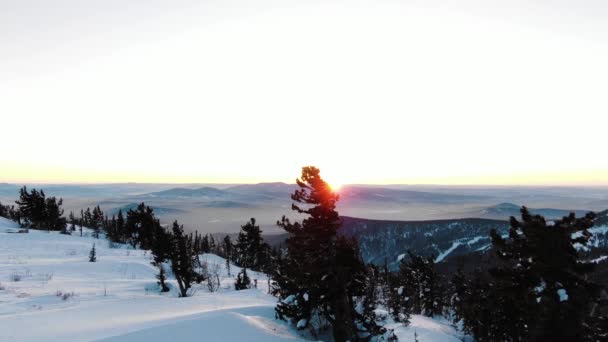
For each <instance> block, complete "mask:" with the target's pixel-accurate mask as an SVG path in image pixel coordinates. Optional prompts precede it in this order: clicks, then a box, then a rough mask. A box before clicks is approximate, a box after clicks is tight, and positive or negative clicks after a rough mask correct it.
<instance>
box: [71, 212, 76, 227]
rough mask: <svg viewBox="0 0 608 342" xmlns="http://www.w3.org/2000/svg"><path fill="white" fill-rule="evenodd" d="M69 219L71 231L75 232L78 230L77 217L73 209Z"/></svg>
mask: <svg viewBox="0 0 608 342" xmlns="http://www.w3.org/2000/svg"><path fill="white" fill-rule="evenodd" d="M69 221H70V231H72V232H75V231H76V217H74V212H73V211H70V216H69Z"/></svg>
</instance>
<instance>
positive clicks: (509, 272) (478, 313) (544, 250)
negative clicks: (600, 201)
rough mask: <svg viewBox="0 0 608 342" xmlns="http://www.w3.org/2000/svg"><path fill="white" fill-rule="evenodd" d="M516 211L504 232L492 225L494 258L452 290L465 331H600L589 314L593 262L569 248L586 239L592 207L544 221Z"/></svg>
mask: <svg viewBox="0 0 608 342" xmlns="http://www.w3.org/2000/svg"><path fill="white" fill-rule="evenodd" d="M521 216H522V218H521V221H518V220H517V219H515V218H511V222H510V223H511V228H510V230H509V234H508V237H506V238H505V237H503V236H501V235H500V234H498V233H497V232H495V231H493V232H492V242H493V245H494V250H495V253H496V255H497V256H498V258H499V259H500V260H501V261H500V264H499V265H498V266H497V267H494V268H492V269H490V272H489V275H484V274H482V273H481V272H478V273H477V275H476V276H475V277H474V278H473V279H472V280H471V281H470V282H464V283H465V284H464V286H462V287H461V290H459V292H460V293H464V294H459V295H458V296H459V298H461V299H462V300H463V302H464V303H463V304H462V305H459V307H457V311H458V312H457V315H458V317H462V319H463V323H464V328H465V331H467V332H469V333H471V334H472V335H473V336H474V337H475V339H476V340H478V341H496V340H501V341H599V340H602V338H605V337H606V329H607V327H606V326H605V325H604V326H602V325H601V324H603V323H605V321H603V319H604V318H603V317H599V316H598V313H597V312H596V313H595V314H594V315H592V313H593V312H594V310H593V308H594V305H595V304H596V303H597V298H598V295H599V289H600V287H599V286H598V285H596V284H594V283H591V282H590V281H589V280H588V279H589V275H590V273H591V271H592V268H593V266H594V265H593V264H591V263H586V262H583V261H581V258H580V256H579V252H578V251H577V249H576V248H575V245H576V244H580V245H581V246H584V245H585V244H587V242H588V240H589V238H590V236H591V234H590V233H589V231H588V229H589V228H591V227H592V225H593V220H594V214H591V213H590V214H587V215H586V216H585V217H583V218H576V217H575V216H574V214H571V215H570V216H567V217H564V218H563V219H561V220H558V221H555V222H551V223H548V222H546V221H545V219H544V218H543V217H542V216H539V215H531V214H530V213H529V212H528V210H527V209H526V208H525V207H523V208H522V210H521ZM560 294H561V296H560ZM566 295H567V297H566ZM602 334H604V335H603V336H602Z"/></svg>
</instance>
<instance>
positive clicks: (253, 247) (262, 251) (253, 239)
mask: <svg viewBox="0 0 608 342" xmlns="http://www.w3.org/2000/svg"><path fill="white" fill-rule="evenodd" d="M234 247H235V259H236V260H235V261H236V264H237V265H239V266H241V267H246V268H250V269H253V270H256V271H263V270H266V269H267V266H268V263H269V259H270V247H269V246H268V244H266V243H265V242H264V239H263V238H262V231H261V230H260V226H258V225H256V224H255V219H254V218H252V219H251V220H249V221H248V222H247V223H246V224H245V225H243V226H241V231H240V232H239V236H238V238H237V241H236V244H235V246H234Z"/></svg>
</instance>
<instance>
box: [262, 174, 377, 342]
mask: <svg viewBox="0 0 608 342" xmlns="http://www.w3.org/2000/svg"><path fill="white" fill-rule="evenodd" d="M296 182H297V184H298V186H299V189H298V190H296V191H295V192H294V194H293V195H292V196H291V198H292V200H294V201H295V202H297V204H295V203H294V204H292V209H293V210H295V211H296V212H298V213H300V214H304V215H306V216H307V217H306V218H305V219H304V220H303V221H302V222H301V223H300V222H291V221H290V220H289V219H287V218H286V217H283V218H282V220H281V221H279V222H278V225H279V227H281V228H283V229H284V230H286V231H287V232H288V233H289V238H288V239H287V256H286V257H285V258H284V259H283V261H282V262H281V264H280V265H279V267H278V269H277V270H276V271H275V274H274V276H273V278H274V279H275V281H276V283H277V285H278V290H277V295H278V296H279V299H280V300H279V303H278V305H277V307H276V313H277V317H278V318H280V319H288V320H290V321H291V322H292V323H293V324H294V325H296V327H297V328H299V329H304V328H307V327H311V328H323V327H322V326H317V327H314V326H313V323H312V322H313V321H314V322H317V321H322V322H326V323H328V324H329V325H330V326H331V327H332V330H333V335H334V339H335V340H336V341H338V342H342V341H356V340H358V339H359V336H358V332H359V329H358V327H357V323H358V322H357V321H358V317H357V314H356V312H355V309H354V303H353V296H355V295H358V294H360V293H361V292H363V283H362V282H360V279H361V278H362V277H364V275H365V268H364V266H363V263H362V261H361V259H360V257H359V256H358V255H356V252H355V248H354V246H353V244H352V242H351V241H349V240H348V239H345V238H342V237H338V236H337V231H338V229H339V227H340V225H341V223H340V218H339V216H338V212H337V211H336V209H335V208H336V202H337V201H338V195H337V194H335V193H334V192H333V191H332V190H331V188H330V187H329V185H328V184H327V183H326V182H325V181H324V180H323V179H322V178H321V176H320V174H319V169H317V168H315V167H304V168H303V169H302V176H301V178H300V179H297V180H296ZM315 318H318V320H317V319H315Z"/></svg>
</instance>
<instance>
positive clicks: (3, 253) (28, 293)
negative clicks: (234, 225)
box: [0, 218, 460, 342]
mask: <svg viewBox="0 0 608 342" xmlns="http://www.w3.org/2000/svg"><path fill="white" fill-rule="evenodd" d="M18 230H19V227H18V225H16V224H15V223H14V222H12V221H9V220H6V219H4V218H0V303H1V304H0V341H2V342H5V341H6V342H13V341H19V342H21V341H26V342H27V341H62V342H69V341H107V342H110V341H111V342H120V341H130V342H131V341H133V342H144V341H145V342H161V341H162V342H165V341H180V342H182V341H184V342H190V341H245V340H246V341H254V342H255V341H298V340H300V341H301V340H304V339H305V338H307V337H309V336H308V335H302V334H303V332H301V331H298V330H296V327H293V326H291V325H290V324H288V323H286V322H284V321H280V320H276V319H275V312H274V308H275V305H276V302H277V299H276V298H274V297H272V296H270V295H269V294H267V292H268V287H267V286H268V283H267V277H266V275H264V274H261V273H256V272H252V271H251V273H250V276H251V278H252V279H258V288H253V289H249V290H242V291H235V290H234V276H233V277H228V275H227V272H226V270H225V268H224V265H225V260H224V259H223V258H220V257H218V256H216V255H212V254H204V255H202V256H201V260H203V261H206V262H207V263H208V264H209V265H210V266H212V265H213V264H216V265H219V266H221V274H220V279H221V286H220V288H219V290H218V292H214V293H211V292H209V291H208V290H207V288H206V284H201V285H196V286H195V287H194V288H193V296H192V297H188V298H178V297H177V285H176V284H175V281H174V280H170V281H169V282H170V284H169V285H170V287H171V288H172V290H171V292H169V293H166V294H160V293H159V292H158V285H157V284H156V278H155V276H156V274H157V269H156V268H155V267H153V266H152V265H150V261H151V258H152V256H151V255H150V253H149V252H147V251H142V250H134V249H130V248H128V247H127V246H125V245H118V248H109V244H108V243H107V241H105V240H103V239H93V238H92V237H90V231H89V230H88V229H86V228H84V229H83V230H84V232H85V236H84V237H80V234H79V232H77V233H76V234H74V235H72V236H70V235H62V234H59V233H56V232H51V233H47V232H45V231H37V230H30V231H29V233H27V234H18V233H15V232H17V231H18ZM93 243H95V246H96V251H97V260H98V261H97V262H95V263H90V262H88V254H89V251H90V250H91V247H92V245H93ZM231 269H232V273H233V275H234V274H237V273H238V272H239V271H240V268H239V267H237V266H234V265H231ZM249 272H250V271H249V270H248V273H249ZM15 276H20V277H21V279H20V280H19V281H12V280H11V279H12V278H13V277H15ZM168 276H169V278H171V275H170V274H169V275H168ZM289 299H290V298H287V299H286V301H289ZM292 300H295V298H292ZM379 310H381V309H379ZM379 313H380V312H379ZM382 313H384V315H381V316H383V317H386V316H388V313H385V312H384V311H383V312H382ZM301 324H305V323H301ZM386 324H387V327H389V328H394V329H395V332H396V334H397V335H398V336H399V337H400V340H401V341H409V340H412V339H413V334H414V331H416V332H417V334H418V335H419V337H420V340H421V341H425V342H437V341H440V342H443V341H459V338H458V336H460V335H459V334H458V333H457V332H456V331H455V330H454V329H453V328H452V327H451V326H450V325H449V322H447V321H445V320H443V319H441V318H437V319H431V318H428V317H422V316H416V315H413V316H412V318H411V324H409V325H408V326H404V325H403V324H400V323H394V322H392V321H391V320H390V318H387V320H386Z"/></svg>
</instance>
